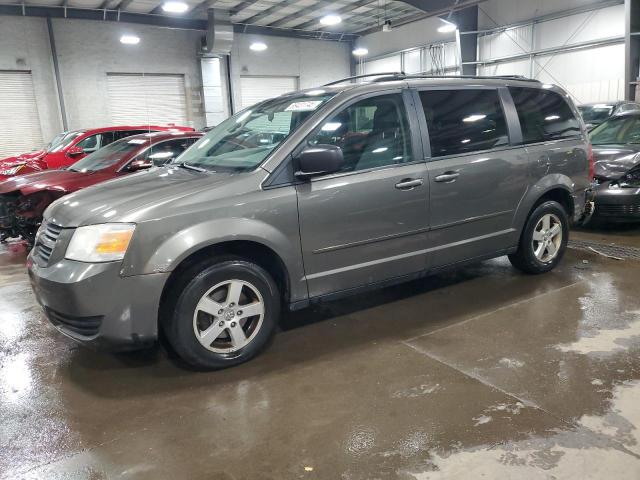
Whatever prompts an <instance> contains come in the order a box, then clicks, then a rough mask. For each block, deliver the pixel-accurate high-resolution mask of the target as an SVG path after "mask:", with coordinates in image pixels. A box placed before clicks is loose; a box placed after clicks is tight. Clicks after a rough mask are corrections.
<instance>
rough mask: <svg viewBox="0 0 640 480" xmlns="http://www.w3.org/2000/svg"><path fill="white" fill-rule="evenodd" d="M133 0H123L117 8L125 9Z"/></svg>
mask: <svg viewBox="0 0 640 480" xmlns="http://www.w3.org/2000/svg"><path fill="white" fill-rule="evenodd" d="M131 2H133V0H121V1H120V3H118V5H116V8H115V9H116V10H125V9H126V8H127V7H128V6H129V5H131Z"/></svg>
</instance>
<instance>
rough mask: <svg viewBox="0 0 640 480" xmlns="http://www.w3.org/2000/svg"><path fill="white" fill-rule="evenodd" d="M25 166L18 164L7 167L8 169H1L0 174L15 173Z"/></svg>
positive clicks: (8, 174)
mask: <svg viewBox="0 0 640 480" xmlns="http://www.w3.org/2000/svg"><path fill="white" fill-rule="evenodd" d="M23 167H24V165H18V166H17V167H12V168H7V169H6V170H0V175H7V176H10V175H15V174H16V173H18V172H19V171H20V170H22V168H23Z"/></svg>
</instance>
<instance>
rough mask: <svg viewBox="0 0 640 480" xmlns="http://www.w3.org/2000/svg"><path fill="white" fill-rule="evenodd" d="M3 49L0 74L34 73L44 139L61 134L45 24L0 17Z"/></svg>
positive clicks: (60, 120)
mask: <svg viewBox="0 0 640 480" xmlns="http://www.w3.org/2000/svg"><path fill="white" fill-rule="evenodd" d="M0 45H1V46H2V48H0V70H19V71H23V70H24V71H31V75H32V78H33V88H34V92H35V96H36V100H37V108H38V116H39V118H40V128H41V131H42V137H43V139H44V141H45V142H48V141H49V140H50V139H52V138H53V137H54V136H55V135H56V134H57V133H59V132H61V131H62V117H61V115H60V104H59V102H58V91H57V88H56V82H55V77H54V72H53V61H52V59H51V49H50V46H49V36H48V33H47V25H46V21H45V20H44V19H41V18H23V17H4V16H0ZM0 108H2V107H0Z"/></svg>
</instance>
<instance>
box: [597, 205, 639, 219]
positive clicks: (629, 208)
mask: <svg viewBox="0 0 640 480" xmlns="http://www.w3.org/2000/svg"><path fill="white" fill-rule="evenodd" d="M596 213H597V214H598V215H602V216H606V217H626V216H636V215H637V216H640V203H635V204H627V205H624V204H619V205H613V204H596Z"/></svg>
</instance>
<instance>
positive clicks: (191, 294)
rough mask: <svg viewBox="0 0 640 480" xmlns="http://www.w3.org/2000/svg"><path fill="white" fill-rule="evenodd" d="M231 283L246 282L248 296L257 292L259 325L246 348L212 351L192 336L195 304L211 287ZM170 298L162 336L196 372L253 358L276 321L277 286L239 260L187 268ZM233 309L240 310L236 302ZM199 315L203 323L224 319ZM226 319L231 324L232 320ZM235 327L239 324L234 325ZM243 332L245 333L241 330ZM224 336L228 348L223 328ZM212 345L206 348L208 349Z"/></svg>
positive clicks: (259, 269) (256, 267)
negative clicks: (260, 309)
mask: <svg viewBox="0 0 640 480" xmlns="http://www.w3.org/2000/svg"><path fill="white" fill-rule="evenodd" d="M232 280H239V281H241V282H246V283H248V284H249V291H248V292H249V293H251V292H252V290H251V288H255V289H256V290H257V291H258V292H259V294H260V296H261V297H262V299H261V300H262V303H263V305H264V314H263V316H262V322H261V323H259V324H258V326H257V327H256V330H257V331H256V332H255V336H253V337H252V338H251V339H250V341H249V342H248V343H247V344H246V345H244V346H243V347H242V348H239V349H238V350H236V351H233V352H228V353H219V352H214V351H211V350H209V349H208V348H207V347H205V346H204V345H203V344H202V343H201V342H200V340H198V338H197V337H196V331H195V326H194V323H198V322H200V320H201V317H200V315H201V314H197V315H198V319H197V320H196V319H194V315H195V314H196V307H197V305H198V303H199V302H200V300H201V299H202V298H203V297H204V296H205V294H207V292H208V291H209V290H210V289H211V288H213V287H214V286H216V285H218V284H220V283H223V282H226V281H232ZM244 288H245V287H243V290H242V291H243V295H245V293H244V292H247V290H245V289H244ZM229 291H230V290H229ZM214 293H215V292H214ZM170 295H171V296H172V297H173V298H175V300H174V301H173V302H168V304H167V307H168V308H169V309H170V311H169V312H167V313H168V314H167V316H166V317H165V318H164V320H163V333H164V335H165V338H166V341H167V342H169V344H170V346H171V347H172V348H173V350H174V351H175V352H176V353H177V354H178V356H179V357H180V358H181V359H182V360H184V361H185V362H186V363H188V364H189V365H191V366H193V367H196V368H199V369H207V370H215V369H222V368H227V367H231V366H234V365H238V364H240V363H243V362H246V361H248V360H250V359H251V358H253V357H255V356H256V355H257V354H258V353H260V352H261V351H262V350H263V349H264V348H265V346H266V345H267V344H268V343H269V341H270V340H271V338H272V336H273V334H274V333H275V329H276V326H277V324H278V321H279V318H280V292H279V290H278V286H277V284H276V283H275V282H274V280H273V278H272V277H271V275H269V273H268V272H267V271H266V270H264V269H263V268H262V267H260V266H259V265H256V264H255V263H252V262H250V261H246V260H244V259H241V258H234V257H224V258H218V259H214V260H211V261H207V262H203V263H200V264H198V265H196V266H195V267H192V268H190V269H189V270H188V271H186V272H185V273H184V274H183V275H182V277H181V278H180V279H179V280H178V282H177V283H176V284H175V286H174V288H173V291H172V292H170ZM236 308H242V305H240V302H238V305H237V306H236ZM203 314H204V320H205V321H207V320H211V324H210V325H213V323H215V322H217V321H218V320H221V321H224V320H226V317H225V318H223V316H221V317H214V316H212V315H209V314H206V313H204V312H203ZM253 318H254V320H250V319H247V320H246V322H247V323H245V326H246V325H247V324H248V322H249V321H255V317H253ZM228 320H229V322H231V321H232V319H228ZM230 325H231V324H230V323H229V326H230ZM234 325H235V324H234ZM238 325H240V324H239V323H238ZM240 326H241V325H240ZM198 328H199V327H198ZM200 333H202V332H200ZM243 333H245V332H244V331H243ZM224 334H225V335H227V336H228V338H229V342H230V345H231V342H232V337H231V335H230V329H225V330H224ZM247 337H249V335H247ZM215 341H216V342H217V341H218V340H217V339H216V340H215ZM213 346H214V345H210V347H213Z"/></svg>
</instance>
